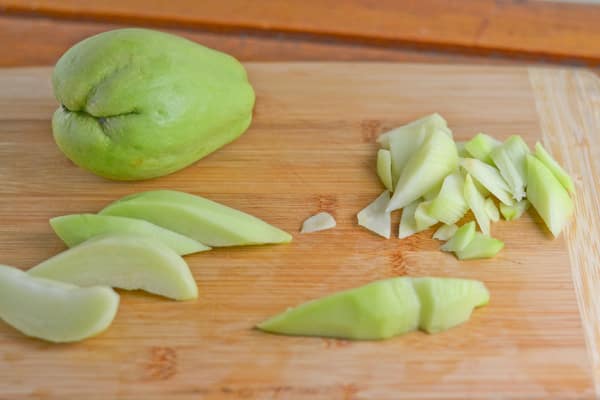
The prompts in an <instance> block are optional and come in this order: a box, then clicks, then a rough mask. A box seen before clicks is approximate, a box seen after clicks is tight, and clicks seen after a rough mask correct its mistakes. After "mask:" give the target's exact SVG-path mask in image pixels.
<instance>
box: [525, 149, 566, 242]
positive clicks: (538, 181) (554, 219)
mask: <svg viewBox="0 0 600 400" xmlns="http://www.w3.org/2000/svg"><path fill="white" fill-rule="evenodd" d="M527 199H528V200H529V201H530V202H531V204H532V205H533V207H534V208H535V210H536V211H537V213H538V214H539V215H540V217H542V219H543V220H544V223H545V224H546V226H547V227H548V229H549V230H550V232H552V235H554V237H557V236H558V235H559V234H560V232H561V231H562V230H563V228H564V227H565V225H566V224H567V222H568V221H569V219H570V218H571V215H572V214H573V201H572V200H571V198H570V197H569V193H568V192H567V190H566V189H565V188H564V187H563V185H562V184H561V183H560V181H559V180H558V179H556V177H555V176H554V175H553V174H552V171H550V169H548V168H547V167H546V166H545V165H544V164H543V163H542V162H541V161H540V160H538V159H537V158H535V157H534V156H531V155H528V156H527Z"/></svg>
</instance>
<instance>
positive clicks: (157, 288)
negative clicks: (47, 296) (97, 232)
mask: <svg viewBox="0 0 600 400" xmlns="http://www.w3.org/2000/svg"><path fill="white" fill-rule="evenodd" d="M27 273H28V274H29V275H32V276H37V277H42V278H46V279H53V280H55V281H61V282H66V283H71V284H74V285H78V286H85V287H87V286H97V285H104V286H112V287H117V288H121V289H126V290H137V289H142V290H145V291H147V292H150V293H154V294H158V295H161V296H165V297H169V298H171V299H175V300H189V299H195V298H196V297H198V287H197V286H196V281H195V280H194V277H193V276H192V273H191V272H190V269H189V268H188V265H187V264H186V262H185V261H184V260H183V258H181V257H180V256H179V255H178V254H177V253H175V252H174V251H173V250H171V248H169V247H167V246H165V245H164V244H162V243H161V242H158V241H156V240H153V239H149V238H147V237H144V236H138V235H131V234H114V235H106V236H97V237H95V238H92V239H90V240H88V241H86V242H83V243H82V244H80V245H77V246H75V247H72V248H70V249H69V250H67V251H64V252H62V253H60V254H58V255H56V256H54V257H51V258H49V259H48V260H46V261H44V262H42V263H40V264H38V265H37V266H35V267H33V268H31V269H30V270H29V271H27Z"/></svg>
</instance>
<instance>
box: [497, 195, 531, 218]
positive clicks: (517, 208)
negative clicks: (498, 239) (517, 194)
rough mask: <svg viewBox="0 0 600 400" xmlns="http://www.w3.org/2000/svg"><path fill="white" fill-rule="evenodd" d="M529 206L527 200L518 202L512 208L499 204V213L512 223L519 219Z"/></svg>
mask: <svg viewBox="0 0 600 400" xmlns="http://www.w3.org/2000/svg"><path fill="white" fill-rule="evenodd" d="M529 204H530V203H529V201H528V200H527V199H523V200H521V201H518V202H516V203H515V204H514V205H512V206H507V205H506V204H502V203H500V213H502V216H503V217H504V219H505V220H507V221H513V220H515V219H519V218H521V215H523V213H524V212H525V211H527V209H528V208H529Z"/></svg>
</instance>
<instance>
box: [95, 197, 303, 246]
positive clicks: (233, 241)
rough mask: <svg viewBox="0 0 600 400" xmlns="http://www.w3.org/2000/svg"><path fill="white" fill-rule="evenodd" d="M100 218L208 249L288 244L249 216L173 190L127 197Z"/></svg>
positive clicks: (282, 236)
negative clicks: (123, 220) (157, 230)
mask: <svg viewBox="0 0 600 400" xmlns="http://www.w3.org/2000/svg"><path fill="white" fill-rule="evenodd" d="M100 214H101V215H116V216H123V217H129V218H139V219H143V220H146V221H149V222H151V223H153V224H156V225H159V226H162V227H163V228H166V229H169V230H172V231H174V232H178V233H180V234H182V235H184V236H187V237H190V238H192V239H194V240H197V241H199V242H201V243H204V244H206V245H208V246H211V247H222V246H241V245H254V244H268V243H288V242H290V241H291V240H292V236H291V235H290V234H289V233H287V232H284V231H282V230H281V229H278V228H276V227H274V226H272V225H269V224H267V223H266V222H264V221H262V220H260V219H258V218H256V217H253V216H251V215H249V214H246V213H244V212H241V211H238V210H235V209H233V208H230V207H227V206H225V205H222V204H219V203H216V202H214V201H210V200H208V199H205V198H202V197H199V196H194V195H191V194H188V193H183V192H177V191H173V190H156V191H151V192H143V193H139V194H136V195H132V196H127V197H125V198H123V199H121V200H117V201H116V202H114V203H112V204H109V205H108V206H107V207H106V208H104V209H103V210H102V211H100Z"/></svg>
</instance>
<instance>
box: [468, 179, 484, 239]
mask: <svg viewBox="0 0 600 400" xmlns="http://www.w3.org/2000/svg"><path fill="white" fill-rule="evenodd" d="M465 200H466V201H467V204H468V205H469V208H470V209H471V211H473V215H474V216H475V220H476V221H477V224H478V225H479V228H480V229H481V231H482V232H483V233H485V234H486V235H489V234H490V217H489V215H488V213H487V210H486V209H485V199H484V198H483V196H482V195H481V193H479V190H477V188H476V187H475V184H474V183H473V179H472V178H471V175H469V174H467V177H466V178H465Z"/></svg>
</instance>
